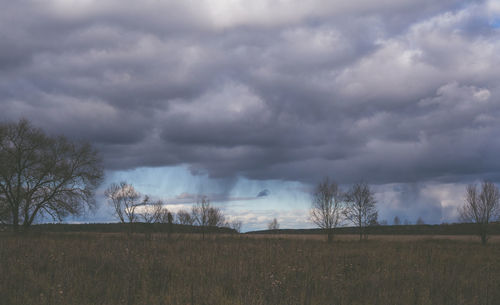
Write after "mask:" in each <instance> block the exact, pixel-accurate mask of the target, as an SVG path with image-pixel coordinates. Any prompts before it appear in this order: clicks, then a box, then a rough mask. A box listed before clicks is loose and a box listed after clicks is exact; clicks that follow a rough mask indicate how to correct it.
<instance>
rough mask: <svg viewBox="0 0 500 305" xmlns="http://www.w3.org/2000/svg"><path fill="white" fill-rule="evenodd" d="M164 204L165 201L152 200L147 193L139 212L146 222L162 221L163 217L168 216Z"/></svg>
mask: <svg viewBox="0 0 500 305" xmlns="http://www.w3.org/2000/svg"><path fill="white" fill-rule="evenodd" d="M163 205H164V203H163V201H161V200H156V201H151V200H150V198H149V196H147V195H146V196H145V197H144V199H143V201H142V205H141V212H140V214H139V215H140V217H141V219H142V220H143V221H144V222H145V223H156V222H162V218H163V217H166V215H167V213H168V210H167V209H166V208H164V207H163ZM165 222H166V221H165Z"/></svg>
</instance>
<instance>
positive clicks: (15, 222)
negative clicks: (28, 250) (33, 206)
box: [12, 213, 19, 233]
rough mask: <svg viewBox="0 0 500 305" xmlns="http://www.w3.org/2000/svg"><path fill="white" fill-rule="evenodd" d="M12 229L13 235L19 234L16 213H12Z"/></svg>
mask: <svg viewBox="0 0 500 305" xmlns="http://www.w3.org/2000/svg"><path fill="white" fill-rule="evenodd" d="M12 228H13V229H14V233H17V232H19V215H18V214H17V213H12Z"/></svg>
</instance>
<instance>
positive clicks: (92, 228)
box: [0, 222, 237, 234]
mask: <svg viewBox="0 0 500 305" xmlns="http://www.w3.org/2000/svg"><path fill="white" fill-rule="evenodd" d="M2 228H3V230H5V231H7V230H8V231H10V230H11V229H12V225H3V227H0V231H2ZM30 231H31V232H58V233H63V232H92V233H129V232H134V233H228V234H234V233H237V231H236V230H234V229H231V228H228V227H200V226H192V225H182V224H172V225H171V226H169V224H168V223H143V222H136V223H133V224H129V223H85V224H67V223H43V224H35V225H32V226H31V228H30Z"/></svg>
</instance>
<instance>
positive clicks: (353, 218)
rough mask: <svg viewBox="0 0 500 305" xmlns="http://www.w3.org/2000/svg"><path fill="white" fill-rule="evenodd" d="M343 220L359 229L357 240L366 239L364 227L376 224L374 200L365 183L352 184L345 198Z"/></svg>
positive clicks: (376, 215) (376, 213)
mask: <svg viewBox="0 0 500 305" xmlns="http://www.w3.org/2000/svg"><path fill="white" fill-rule="evenodd" d="M345 201H346V207H345V209H344V210H343V213H344V215H345V218H346V219H347V220H349V221H350V222H351V223H352V224H353V225H355V226H356V227H358V229H359V240H361V239H363V236H364V237H365V238H366V227H367V226H369V225H370V224H371V223H374V222H376V220H377V218H378V212H377V209H376V206H375V204H376V200H375V197H374V196H373V193H372V191H371V190H370V187H369V186H368V184H366V183H356V184H354V185H353V186H352V187H351V189H350V190H349V192H347V194H346V196H345Z"/></svg>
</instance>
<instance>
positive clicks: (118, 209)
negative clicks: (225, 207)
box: [104, 182, 242, 236]
mask: <svg viewBox="0 0 500 305" xmlns="http://www.w3.org/2000/svg"><path fill="white" fill-rule="evenodd" d="M104 194H105V196H106V197H107V199H108V204H109V205H110V206H111V207H112V208H113V210H114V215H115V217H116V218H117V219H118V220H119V221H120V222H122V223H130V224H132V223H134V222H144V223H169V224H173V223H174V221H175V222H176V223H178V224H182V225H191V226H193V225H195V226H200V227H201V228H202V230H201V231H202V233H203V236H205V233H206V232H207V231H208V229H209V228H210V227H229V228H232V229H234V230H235V231H237V232H240V231H241V226H242V223H241V221H238V220H233V221H232V222H229V221H226V217H225V216H224V213H223V212H222V210H221V209H220V208H218V207H215V206H212V205H211V204H210V200H209V198H208V197H207V196H201V197H200V198H199V199H198V201H197V202H196V204H194V205H193V207H192V208H191V211H190V212H188V211H186V210H179V211H178V212H177V217H175V214H174V212H171V211H169V210H168V209H167V208H166V207H165V203H164V202H163V201H162V200H156V201H153V200H151V199H150V196H148V195H142V194H140V193H139V192H138V191H136V190H135V188H134V186H133V185H131V184H129V183H127V182H120V183H119V184H116V183H113V184H111V185H110V186H109V187H108V188H107V189H106V191H105V192H104Z"/></svg>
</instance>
